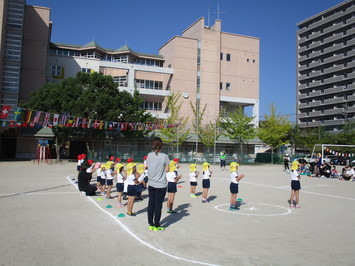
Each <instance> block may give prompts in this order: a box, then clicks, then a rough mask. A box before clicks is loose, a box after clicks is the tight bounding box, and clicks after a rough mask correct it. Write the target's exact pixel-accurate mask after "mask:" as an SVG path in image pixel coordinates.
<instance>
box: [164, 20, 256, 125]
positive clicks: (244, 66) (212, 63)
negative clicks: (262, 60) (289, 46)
mask: <svg viewBox="0 0 355 266" xmlns="http://www.w3.org/2000/svg"><path fill="white" fill-rule="evenodd" d="M159 52H160V54H161V55H163V56H164V59H165V63H164V65H165V66H168V67H171V68H173V69H174V76H173V79H172V81H171V85H170V88H171V90H172V91H179V92H180V93H181V95H183V96H184V100H183V107H182V112H181V115H182V116H188V117H191V115H193V114H192V110H191V107H190V102H191V103H192V104H193V105H195V106H199V107H200V110H201V108H203V107H204V106H205V105H206V113H205V117H204V122H205V123H208V122H210V121H215V120H216V119H217V117H218V114H219V112H220V110H222V109H223V108H224V109H226V111H227V113H228V111H229V112H230V111H233V110H234V109H235V108H236V106H241V107H243V108H244V107H246V106H251V107H252V114H251V115H252V116H254V117H255V119H254V123H255V125H258V121H259V39H258V38H253V37H247V36H241V35H236V34H231V33H224V32H222V31H221V21H220V20H216V22H215V25H213V26H212V27H207V26H205V19H204V18H200V19H199V20H197V21H196V22H195V23H194V24H192V25H191V26H190V27H189V28H187V29H186V30H185V31H184V32H183V34H182V36H175V37H173V38H172V39H171V40H169V41H168V42H167V43H166V44H164V45H163V46H162V47H161V48H160V50H159Z"/></svg>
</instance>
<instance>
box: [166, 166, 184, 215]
mask: <svg viewBox="0 0 355 266" xmlns="http://www.w3.org/2000/svg"><path fill="white" fill-rule="evenodd" d="M176 164H177V162H176V160H174V161H170V164H169V172H168V173H166V180H167V181H168V200H167V202H166V205H167V211H166V212H167V213H170V214H173V213H176V211H174V210H173V204H174V199H175V193H176V192H177V182H178V181H179V180H180V178H181V175H177V165H176Z"/></svg>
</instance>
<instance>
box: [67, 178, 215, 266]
mask: <svg viewBox="0 0 355 266" xmlns="http://www.w3.org/2000/svg"><path fill="white" fill-rule="evenodd" d="M67 179H68V181H69V182H70V183H72V184H73V185H74V186H76V187H77V185H76V184H74V182H72V180H71V178H70V177H69V176H67ZM87 198H88V199H89V200H90V201H91V202H92V203H94V204H95V206H96V207H98V208H99V209H100V210H101V211H102V212H104V213H105V214H107V215H108V216H110V217H111V218H113V219H114V220H115V221H116V223H117V224H118V225H120V226H121V227H122V229H123V230H124V231H126V233H128V234H129V235H131V236H132V237H133V238H135V239H136V240H137V241H138V242H140V243H141V244H143V245H145V246H146V247H148V248H150V249H153V250H155V251H157V252H159V253H161V254H163V255H165V256H168V257H171V258H173V259H176V260H182V261H186V262H190V263H195V264H201V265H211V266H214V265H217V264H210V263H206V262H202V261H197V260H190V259H185V258H182V257H178V256H175V255H173V254H170V253H168V252H166V251H164V250H161V249H159V248H157V247H154V246H153V245H151V244H149V243H148V242H146V241H144V240H142V239H141V238H139V237H138V236H137V235H136V234H135V233H133V232H132V231H131V230H130V229H129V228H128V227H127V226H126V225H124V224H123V223H122V222H121V221H119V220H118V218H117V217H116V216H114V215H112V214H111V213H109V212H108V211H106V210H104V209H103V208H102V207H101V206H100V205H99V204H98V203H97V202H96V201H95V200H93V199H92V198H91V197H87Z"/></svg>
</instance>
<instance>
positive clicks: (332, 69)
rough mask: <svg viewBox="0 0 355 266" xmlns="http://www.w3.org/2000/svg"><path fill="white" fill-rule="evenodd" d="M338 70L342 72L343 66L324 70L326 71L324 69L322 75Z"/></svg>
mask: <svg viewBox="0 0 355 266" xmlns="http://www.w3.org/2000/svg"><path fill="white" fill-rule="evenodd" d="M340 70H343V65H338V66H333V67H329V68H326V69H324V74H330V73H333V72H338V71H340Z"/></svg>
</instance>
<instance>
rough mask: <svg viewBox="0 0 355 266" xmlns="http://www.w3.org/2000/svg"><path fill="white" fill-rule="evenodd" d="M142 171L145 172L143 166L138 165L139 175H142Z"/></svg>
mask: <svg viewBox="0 0 355 266" xmlns="http://www.w3.org/2000/svg"><path fill="white" fill-rule="evenodd" d="M144 170H145V167H144V164H140V165H138V170H137V172H138V173H139V174H142V173H144Z"/></svg>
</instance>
